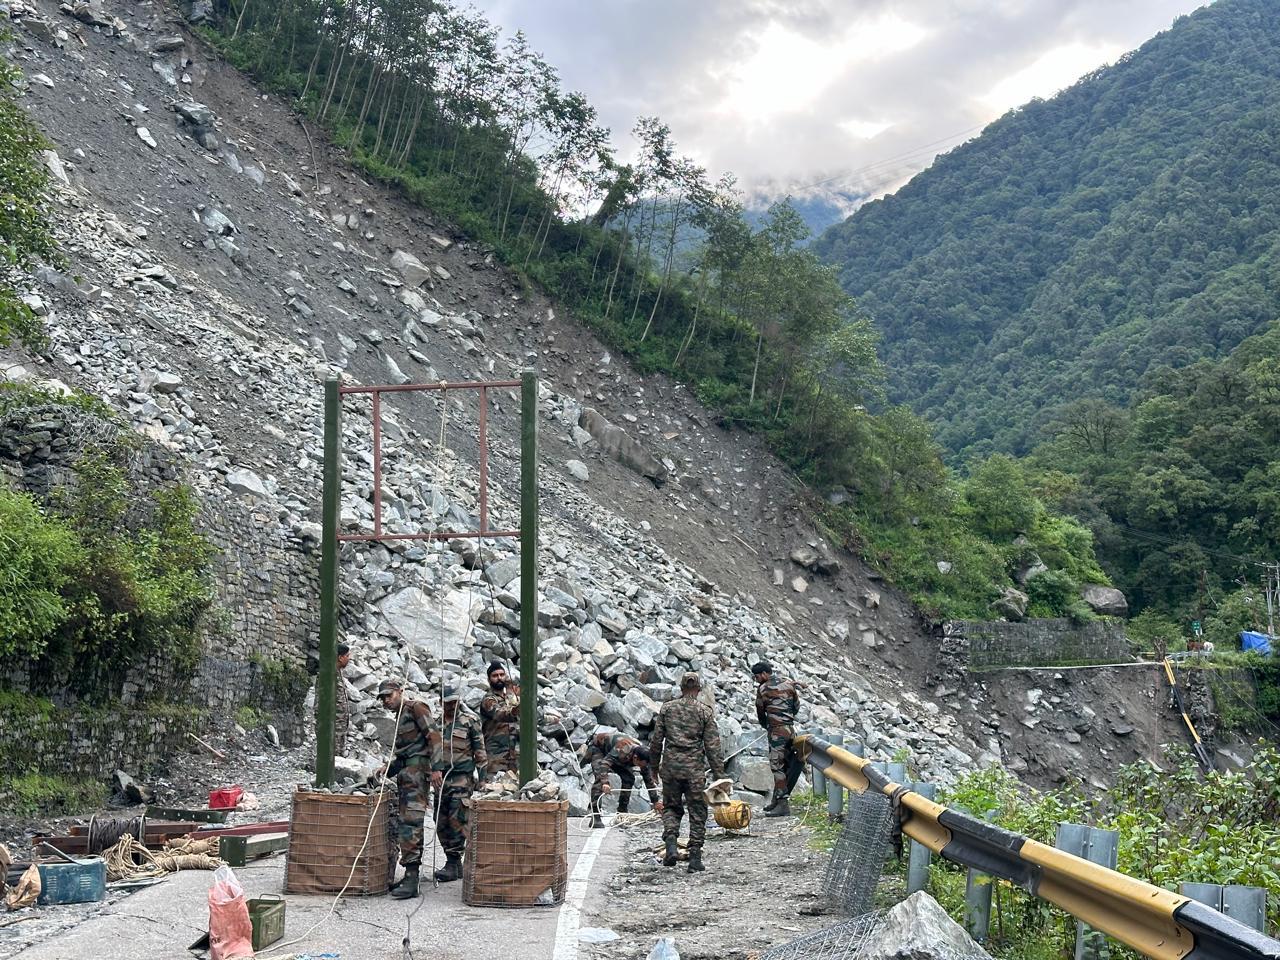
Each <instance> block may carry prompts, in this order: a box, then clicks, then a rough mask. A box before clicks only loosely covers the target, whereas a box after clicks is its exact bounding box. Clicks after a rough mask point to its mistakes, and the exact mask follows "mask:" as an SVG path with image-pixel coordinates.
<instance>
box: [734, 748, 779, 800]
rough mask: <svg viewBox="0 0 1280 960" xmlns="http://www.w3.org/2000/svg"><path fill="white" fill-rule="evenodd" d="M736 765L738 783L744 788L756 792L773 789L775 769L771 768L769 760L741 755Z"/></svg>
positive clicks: (765, 791) (766, 791)
mask: <svg viewBox="0 0 1280 960" xmlns="http://www.w3.org/2000/svg"><path fill="white" fill-rule="evenodd" d="M735 765H736V766H737V769H738V783H740V784H741V785H742V788H743V789H744V790H750V791H752V792H754V793H769V792H770V791H772V790H773V771H772V770H771V769H770V768H769V761H768V760H765V759H762V758H760V757H742V756H739V757H738V758H737V760H736V761H735Z"/></svg>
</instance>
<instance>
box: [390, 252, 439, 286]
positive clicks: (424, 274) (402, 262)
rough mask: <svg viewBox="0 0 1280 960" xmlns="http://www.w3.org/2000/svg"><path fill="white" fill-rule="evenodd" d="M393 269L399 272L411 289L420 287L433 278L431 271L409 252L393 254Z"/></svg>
mask: <svg viewBox="0 0 1280 960" xmlns="http://www.w3.org/2000/svg"><path fill="white" fill-rule="evenodd" d="M391 269H393V270H395V271H397V272H398V273H399V274H400V276H401V277H403V278H404V282H405V283H406V284H407V285H408V286H410V287H420V286H422V284H423V283H424V282H426V281H427V280H428V279H430V277H431V270H430V269H429V268H428V267H427V266H426V264H424V263H423V262H422V261H421V260H419V259H418V258H417V257H415V256H414V255H413V254H412V253H409V252H408V251H407V250H397V251H396V252H395V253H393V254H391Z"/></svg>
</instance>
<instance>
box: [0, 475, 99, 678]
mask: <svg viewBox="0 0 1280 960" xmlns="http://www.w3.org/2000/svg"><path fill="white" fill-rule="evenodd" d="M83 564H84V550H83V549H82V547H81V545H80V543H79V540H78V539H77V537H76V534H75V532H74V531H73V530H72V529H71V528H70V526H69V525H68V524H67V523H66V522H65V521H63V520H60V519H58V518H57V517H46V516H45V515H44V514H43V513H41V512H40V508H39V507H38V506H36V503H35V501H34V500H32V499H31V498H30V497H29V496H27V495H25V494H21V493H14V492H13V491H11V490H9V489H7V488H5V487H3V486H0V656H2V657H9V656H16V657H22V658H28V657H34V656H38V655H39V654H40V653H42V652H43V650H44V646H45V643H46V642H47V639H48V637H49V636H50V635H52V634H53V633H55V632H56V631H58V630H59V629H60V628H61V627H62V626H63V624H65V623H66V621H67V619H68V617H69V616H70V614H71V611H70V604H69V602H68V598H67V588H68V585H69V584H70V583H71V580H72V578H73V577H74V576H75V575H76V573H77V572H78V571H79V570H80V569H81V568H82V566H83Z"/></svg>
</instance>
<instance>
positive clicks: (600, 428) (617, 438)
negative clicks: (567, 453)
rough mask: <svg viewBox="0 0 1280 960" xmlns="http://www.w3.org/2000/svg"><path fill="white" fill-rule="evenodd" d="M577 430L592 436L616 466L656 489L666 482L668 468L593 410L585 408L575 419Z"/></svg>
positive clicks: (624, 432)
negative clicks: (620, 466)
mask: <svg viewBox="0 0 1280 960" xmlns="http://www.w3.org/2000/svg"><path fill="white" fill-rule="evenodd" d="M578 426H580V427H582V428H583V429H584V430H586V431H587V433H589V434H591V436H592V437H593V438H594V439H595V441H596V443H598V444H599V445H600V449H601V450H603V451H604V452H605V453H607V454H608V455H609V456H611V457H613V459H615V460H617V461H618V462H619V463H621V464H623V465H625V466H627V467H630V468H631V469H632V470H634V471H635V472H636V473H639V474H640V475H641V476H645V477H648V478H649V479H650V480H652V481H653V483H654V484H655V485H656V486H662V484H663V483H665V482H666V480H667V468H666V466H665V465H664V464H663V463H662V461H661V460H659V459H658V458H657V457H655V456H654V455H653V454H651V453H650V452H649V451H648V450H646V449H645V448H644V447H643V446H642V445H641V444H640V443H638V442H637V441H636V440H634V439H632V438H631V437H630V436H628V435H627V433H626V431H625V430H623V429H622V428H621V427H617V426H614V425H613V424H612V423H610V422H609V421H608V420H606V419H605V418H604V417H603V416H601V415H600V414H599V413H597V412H596V411H595V410H593V409H592V408H590V407H587V408H586V409H584V410H583V411H582V413H581V414H580V415H579V416H578Z"/></svg>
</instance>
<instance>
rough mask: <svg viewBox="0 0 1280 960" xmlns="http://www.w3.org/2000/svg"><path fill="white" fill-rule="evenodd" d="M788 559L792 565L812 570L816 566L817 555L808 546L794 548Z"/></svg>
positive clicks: (815, 551)
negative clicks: (796, 564)
mask: <svg viewBox="0 0 1280 960" xmlns="http://www.w3.org/2000/svg"><path fill="white" fill-rule="evenodd" d="M790 557H791V562H792V563H798V564H800V566H802V567H804V568H805V569H806V570H813V569H815V568H816V567H817V566H818V558H819V553H818V551H817V550H815V549H814V548H813V547H811V546H809V545H808V544H805V545H804V546H799V547H795V548H794V549H793V550H792V551H791V553H790Z"/></svg>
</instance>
